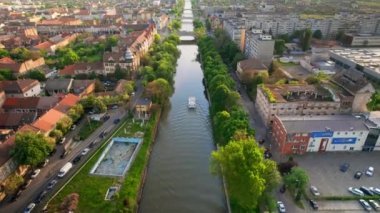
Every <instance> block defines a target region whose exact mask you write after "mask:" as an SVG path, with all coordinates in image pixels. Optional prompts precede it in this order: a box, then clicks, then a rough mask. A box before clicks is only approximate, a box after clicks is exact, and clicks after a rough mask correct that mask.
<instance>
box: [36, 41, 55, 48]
mask: <svg viewBox="0 0 380 213" xmlns="http://www.w3.org/2000/svg"><path fill="white" fill-rule="evenodd" d="M53 45H54V43H52V42H50V41H45V42H42V43H39V44H37V45H36V46H34V48H36V49H41V50H49V48H50V47H51V46H53Z"/></svg>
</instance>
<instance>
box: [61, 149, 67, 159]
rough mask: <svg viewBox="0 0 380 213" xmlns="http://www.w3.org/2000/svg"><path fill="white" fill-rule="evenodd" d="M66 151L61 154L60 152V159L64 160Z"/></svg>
mask: <svg viewBox="0 0 380 213" xmlns="http://www.w3.org/2000/svg"><path fill="white" fill-rule="evenodd" d="M67 153H68V152H67V151H66V150H63V152H62V154H61V156H60V157H61V158H62V159H63V158H65V157H66V155H67Z"/></svg>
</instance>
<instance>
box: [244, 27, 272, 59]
mask: <svg viewBox="0 0 380 213" xmlns="http://www.w3.org/2000/svg"><path fill="white" fill-rule="evenodd" d="M273 51H274V40H273V39H272V36H271V35H267V34H263V31H262V30H258V29H252V30H249V31H247V32H246V35H245V48H244V53H245V55H246V56H247V57H248V58H257V59H260V60H261V61H262V62H263V63H265V64H270V62H271V61H272V58H273Z"/></svg>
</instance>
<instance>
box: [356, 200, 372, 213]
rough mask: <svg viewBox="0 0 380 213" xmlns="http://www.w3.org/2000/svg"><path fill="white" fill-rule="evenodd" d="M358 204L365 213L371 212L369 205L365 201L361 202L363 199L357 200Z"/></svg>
mask: <svg viewBox="0 0 380 213" xmlns="http://www.w3.org/2000/svg"><path fill="white" fill-rule="evenodd" d="M359 203H360V205H362V206H363V208H364V209H365V210H366V211H371V210H372V208H371V206H370V205H369V203H368V202H367V201H365V200H363V199H360V200H359Z"/></svg>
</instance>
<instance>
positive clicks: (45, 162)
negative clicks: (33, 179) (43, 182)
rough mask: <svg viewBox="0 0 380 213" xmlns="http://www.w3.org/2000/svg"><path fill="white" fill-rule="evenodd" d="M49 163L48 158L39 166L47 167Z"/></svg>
mask: <svg viewBox="0 0 380 213" xmlns="http://www.w3.org/2000/svg"><path fill="white" fill-rule="evenodd" d="M48 163H49V159H48V158H46V159H45V160H44V161H43V162H42V163H40V165H38V166H39V167H41V168H43V167H45V166H46V165H47V164H48Z"/></svg>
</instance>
